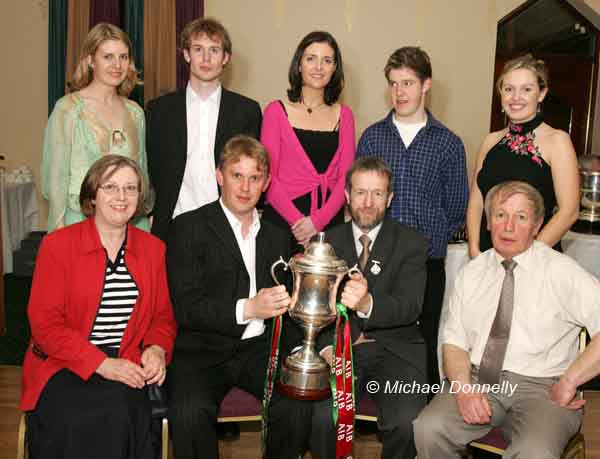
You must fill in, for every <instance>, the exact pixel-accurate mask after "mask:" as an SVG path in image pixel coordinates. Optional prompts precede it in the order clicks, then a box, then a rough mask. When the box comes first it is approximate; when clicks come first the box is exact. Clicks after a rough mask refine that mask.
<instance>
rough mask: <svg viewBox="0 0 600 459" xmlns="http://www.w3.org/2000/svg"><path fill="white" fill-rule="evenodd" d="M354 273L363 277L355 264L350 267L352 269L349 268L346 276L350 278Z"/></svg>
mask: <svg viewBox="0 0 600 459" xmlns="http://www.w3.org/2000/svg"><path fill="white" fill-rule="evenodd" d="M355 273H356V274H360V275H361V276H362V275H363V273H362V271H361V270H360V269H358V264H355V265H354V266H352V268H350V269H349V270H348V272H347V273H346V274H348V276H350V275H352V274H355Z"/></svg>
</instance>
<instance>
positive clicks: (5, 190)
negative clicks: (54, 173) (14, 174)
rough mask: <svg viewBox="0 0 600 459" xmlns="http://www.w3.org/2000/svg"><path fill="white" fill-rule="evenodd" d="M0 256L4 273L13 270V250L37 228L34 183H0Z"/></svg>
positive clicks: (37, 218) (37, 212) (37, 211)
mask: <svg viewBox="0 0 600 459" xmlns="http://www.w3.org/2000/svg"><path fill="white" fill-rule="evenodd" d="M0 189H1V190H0V191H1V195H2V196H1V199H2V203H1V208H2V256H3V258H4V273H5V274H7V273H12V272H13V251H15V250H19V248H20V247H21V241H22V240H23V239H24V238H25V237H26V236H27V235H28V234H29V233H30V232H31V231H35V230H37V229H38V224H39V209H38V202H37V196H36V191H35V184H34V183H33V182H28V183H1V185H0Z"/></svg>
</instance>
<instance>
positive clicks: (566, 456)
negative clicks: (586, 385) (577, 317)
mask: <svg viewBox="0 0 600 459" xmlns="http://www.w3.org/2000/svg"><path fill="white" fill-rule="evenodd" d="M586 342H587V331H586V330H585V328H583V329H582V330H581V332H580V333H579V352H583V351H585V345H586ZM579 397H580V398H583V391H579ZM469 446H470V447H471V448H475V449H480V450H483V451H488V452H490V453H494V454H498V455H502V454H503V453H504V450H505V449H506V448H507V447H508V442H507V441H506V439H505V438H504V435H502V429H501V428H500V427H494V428H493V429H492V430H490V431H489V432H488V433H487V434H486V435H485V436H483V437H481V438H480V439H478V440H475V441H472V442H471V443H469ZM561 458H562V459H585V441H584V438H583V435H582V434H581V432H578V433H577V434H575V435H574V436H573V437H572V438H571V440H569V443H567V446H566V448H565V450H564V452H563V454H562V456H561Z"/></svg>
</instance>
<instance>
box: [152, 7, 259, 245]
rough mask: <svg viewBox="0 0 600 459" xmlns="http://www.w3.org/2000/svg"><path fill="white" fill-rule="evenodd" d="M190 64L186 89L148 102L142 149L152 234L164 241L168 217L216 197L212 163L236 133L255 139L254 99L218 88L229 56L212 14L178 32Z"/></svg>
mask: <svg viewBox="0 0 600 459" xmlns="http://www.w3.org/2000/svg"><path fill="white" fill-rule="evenodd" d="M181 49H182V51H183V57H184V58H185V60H186V62H187V63H188V64H189V66H190V80H189V83H188V85H187V88H186V89H185V90H180V91H175V92H172V93H169V94H166V95H164V96H161V97H158V98H156V99H154V100H152V101H150V102H149V103H148V107H147V110H146V150H147V155H148V169H149V173H150V180H151V182H152V186H153V187H154V191H155V193H156V201H155V205H154V210H153V222H152V233H153V234H154V235H156V236H158V237H159V238H161V239H163V240H166V237H167V234H168V230H169V225H170V223H171V220H172V219H174V218H175V217H176V216H177V215H179V214H182V213H184V212H187V211H190V210H194V209H197V208H199V207H202V206H203V205H205V204H208V203H209V202H212V201H214V200H215V199H217V198H218V197H219V192H218V189H217V181H216V165H217V164H219V155H220V154H221V151H222V150H223V146H224V145H225V143H226V142H227V141H228V140H229V139H230V138H231V137H233V136H234V135H236V134H247V135H250V136H252V137H254V138H258V136H259V134H260V124H261V120H262V115H261V111H260V107H259V105H258V103H257V102H256V101H254V100H252V99H249V98H247V97H244V96H242V95H240V94H236V93H235V92H232V91H228V90H227V89H225V88H223V87H222V86H221V75H222V74H223V71H224V69H225V67H226V66H227V64H229V62H230V60H231V51H232V48H231V39H230V38H229V34H228V33H227V30H226V29H225V27H223V25H222V24H221V23H220V22H218V21H216V20H214V19H211V18H206V19H205V18H200V19H196V20H194V21H192V22H190V23H189V24H187V25H186V27H185V28H184V30H183V31H182V33H181Z"/></svg>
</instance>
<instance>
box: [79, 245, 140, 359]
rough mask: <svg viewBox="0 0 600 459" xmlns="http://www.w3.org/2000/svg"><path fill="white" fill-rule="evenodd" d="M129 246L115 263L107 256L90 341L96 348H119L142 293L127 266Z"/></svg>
mask: <svg viewBox="0 0 600 459" xmlns="http://www.w3.org/2000/svg"><path fill="white" fill-rule="evenodd" d="M124 247H125V243H123V247H121V250H119V253H118V255H117V258H116V259H115V262H114V263H112V262H111V261H110V259H109V258H108V256H107V257H106V272H105V276H104V290H103V291H102V299H101V300H100V306H99V308H98V312H97V313H96V319H95V320H94V326H93V327H92V332H91V333H90V342H91V343H92V344H95V345H96V346H101V347H102V346H107V347H110V348H117V349H118V348H119V346H120V345H121V340H122V339H123V333H124V332H125V328H126V327H127V323H128V322H129V318H130V317H131V312H132V311H133V307H134V305H135V302H136V301H137V299H138V296H139V294H140V292H139V290H138V287H137V285H136V283H135V281H134V280H133V277H131V274H130V273H129V271H128V270H127V266H126V265H125V248H124Z"/></svg>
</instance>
